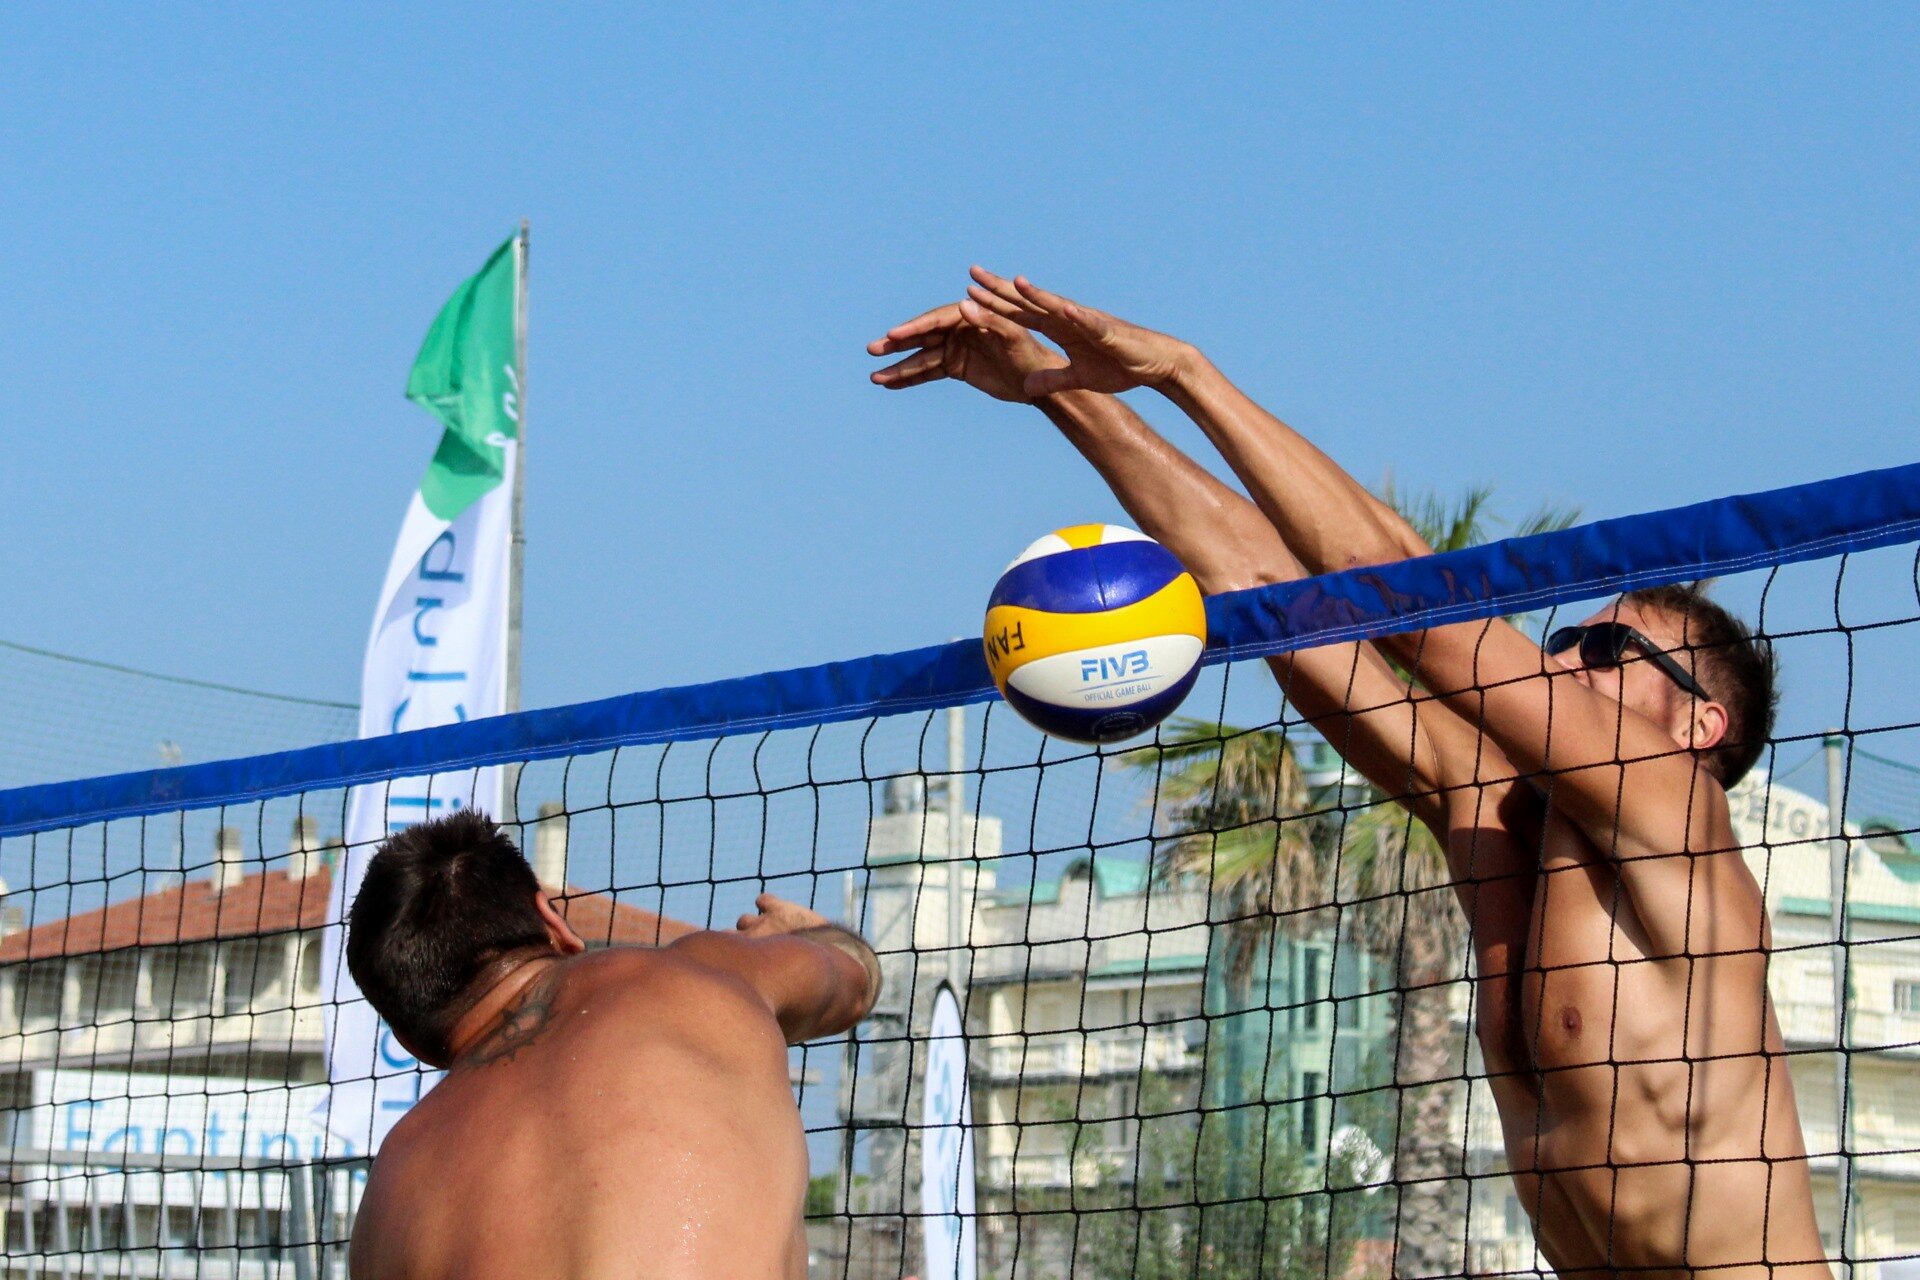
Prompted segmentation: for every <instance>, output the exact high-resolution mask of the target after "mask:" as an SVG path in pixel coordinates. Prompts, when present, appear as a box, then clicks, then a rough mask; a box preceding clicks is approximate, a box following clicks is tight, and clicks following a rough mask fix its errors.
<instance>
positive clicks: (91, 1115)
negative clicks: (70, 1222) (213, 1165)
mask: <svg viewBox="0 0 1920 1280" xmlns="http://www.w3.org/2000/svg"><path fill="white" fill-rule="evenodd" d="M326 1101H327V1086H326V1085H324V1084H309V1085H289V1084H287V1083H285V1082H284V1081H277V1080H245V1079H234V1078H220V1077H208V1076H161V1075H142V1074H128V1073H124V1072H117V1071H88V1070H83V1069H74V1070H53V1071H36V1072H34V1073H33V1103H32V1105H31V1106H30V1107H29V1108H27V1109H26V1111H25V1113H24V1114H19V1115H17V1118H16V1120H15V1125H16V1128H15V1131H14V1138H13V1144H14V1146H15V1147H16V1148H19V1147H29V1148H34V1149H37V1150H45V1151H50V1152H84V1153H89V1154H95V1155H110V1154H113V1153H116V1152H126V1153H130V1154H135V1155H140V1156H146V1157H153V1156H162V1157H165V1158H167V1160H168V1161H169V1163H171V1164H173V1165H174V1166H176V1167H178V1168H181V1169H185V1170H192V1169H194V1168H195V1167H196V1166H197V1165H199V1164H200V1163H201V1162H202V1161H205V1160H208V1159H213V1160H215V1161H216V1162H217V1161H226V1160H234V1159H247V1160H251V1161H258V1162H264V1163H268V1164H288V1165H292V1164H303V1163H306V1162H308V1161H311V1160H313V1159H315V1158H317V1157H318V1156H320V1155H321V1154H322V1152H323V1151H324V1150H325V1148H326V1145H327V1132H326V1128H325V1126H324V1125H323V1124H322V1123H321V1120H320V1119H319V1118H317V1117H318V1116H319V1115H324V1108H325V1105H326ZM333 1145H334V1147H335V1148H336V1149H337V1148H338V1147H339V1145H340V1144H339V1141H338V1140H337V1139H336V1140H335V1141H334V1143H333ZM46 1173H47V1175H48V1177H47V1178H46V1179H45V1180H44V1181H42V1182H40V1183H39V1185H38V1186H36V1187H35V1189H34V1190H33V1191H32V1192H31V1193H30V1195H31V1196H32V1197H33V1198H39V1199H52V1200H60V1201H65V1202H67V1203H71V1204H81V1203H85V1202H88V1201H91V1202H92V1203H94V1204H123V1203H130V1204H137V1205H152V1204H161V1203H166V1204H173V1205H181V1204H195V1203H200V1204H208V1205H217V1206H223V1205H225V1204H228V1203H231V1204H232V1205H233V1207H235V1208H255V1207H258V1206H259V1205H260V1203H261V1193H262V1191H263V1190H265V1188H264V1187H263V1185H262V1179H261V1178H260V1177H259V1176H258V1175H253V1174H239V1173H232V1174H229V1173H214V1172H207V1173H195V1172H183V1173H165V1174H162V1173H158V1172H130V1173H120V1172H118V1171H116V1170H115V1169H114V1168H113V1166H111V1165H103V1164H93V1165H77V1164H76V1165H54V1166H50V1167H47V1169H46ZM82 1175H84V1176H82ZM228 1178H231V1179H232V1185H231V1186H227V1185H225V1183H226V1180H227V1179H228ZM209 1180H217V1181H216V1182H213V1183H211V1184H210V1182H209ZM278 1195H279V1189H278V1187H275V1188H274V1189H273V1190H272V1191H269V1192H268V1197H269V1204H270V1205H271V1204H275V1203H277V1197H278ZM228 1197H231V1199H230V1200H229V1199H228Z"/></svg>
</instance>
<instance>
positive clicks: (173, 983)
mask: <svg viewBox="0 0 1920 1280" xmlns="http://www.w3.org/2000/svg"><path fill="white" fill-rule="evenodd" d="M212 1004H213V950H212V948H210V947H168V948H166V949H165V950H162V951H157V952H155V953H154V956H153V1005H154V1009H155V1010H156V1012H160V1013H161V1014H162V1015H163V1016H166V1017H182V1016H185V1015H188V1014H196V1013H205V1012H206V1011H207V1009H208V1008H209V1007H210V1006H211V1005H212Z"/></svg>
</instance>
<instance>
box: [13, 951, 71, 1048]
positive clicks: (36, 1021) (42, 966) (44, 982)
mask: <svg viewBox="0 0 1920 1280" xmlns="http://www.w3.org/2000/svg"><path fill="white" fill-rule="evenodd" d="M65 978H66V973H65V970H64V967H63V965H62V964H61V962H60V961H58V960H40V961H36V962H35V963H33V964H30V965H28V966H27V967H26V973H25V976H24V977H23V979H22V980H21V989H20V1029H21V1030H22V1031H44V1030H46V1029H47V1028H48V1027H51V1026H54V1025H55V1024H56V1023H58V1022H59V1021H60V994H61V988H62V987H63V986H64V985H65Z"/></svg>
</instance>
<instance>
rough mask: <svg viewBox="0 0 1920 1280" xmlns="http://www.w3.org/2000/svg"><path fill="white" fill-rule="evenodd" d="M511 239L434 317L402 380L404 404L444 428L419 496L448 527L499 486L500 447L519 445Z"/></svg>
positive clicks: (502, 468) (501, 471)
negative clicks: (510, 443)
mask: <svg viewBox="0 0 1920 1280" xmlns="http://www.w3.org/2000/svg"><path fill="white" fill-rule="evenodd" d="M513 273H514V256H513V240H512V238H511V237H509V238H508V240H507V242H506V243H505V244H503V245H501V246H500V247H499V248H498V249H496V250H494V251H493V256H492V257H490V258H488V259H487V265H485V266H484V267H481V268H480V270H479V271H477V272H475V273H474V275H473V277H472V278H471V279H470V280H468V281H467V282H466V283H465V284H463V285H461V286H460V287H459V288H458V289H456V290H454V293H453V297H451V298H449V299H447V305H446V306H444V307H442V308H441V309H440V314H439V315H438V316H437V317H435V318H434V321H433V327H432V328H431V329H429V330H427V340H426V341H425V342H423V343H421V344H420V354H419V356H418V357H416V358H415V360H414V362H413V372H412V373H411V374H409V375H408V376H407V399H409V400H412V401H413V402H414V403H416V404H418V405H420V406H421V407H422V408H424V409H426V410H427V411H428V412H429V413H431V414H433V416H434V417H436V418H438V419H440V421H441V422H442V423H443V424H445V426H446V434H444V435H442V436H441V437H440V447H439V448H438V449H437V450H435V451H434V455H433V462H432V464H431V465H430V466H429V467H428V468H427V478H426V479H425V480H422V481H421V482H420V497H421V499H422V500H423V501H424V502H425V503H426V505H427V510H429V511H431V512H432V513H433V514H434V515H436V516H438V517H439V518H440V519H442V520H452V519H454V518H455V517H456V516H458V515H459V514H460V513H461V512H462V511H465V510H466V509H467V508H468V507H470V506H472V505H473V503H474V502H475V501H476V500H477V499H478V498H479V497H480V496H481V495H482V494H485V493H487V492H488V491H489V490H491V489H493V488H494V487H495V486H496V485H498V484H499V483H500V480H501V477H502V476H503V475H504V474H505V472H506V464H505V460H504V458H503V457H502V446H504V445H505V444H506V442H507V441H509V440H513V439H516V438H518V435H519V424H520V376H519V370H518V369H517V368H516V367H515V361H516V354H517V348H516V344H515V342H514V278H513Z"/></svg>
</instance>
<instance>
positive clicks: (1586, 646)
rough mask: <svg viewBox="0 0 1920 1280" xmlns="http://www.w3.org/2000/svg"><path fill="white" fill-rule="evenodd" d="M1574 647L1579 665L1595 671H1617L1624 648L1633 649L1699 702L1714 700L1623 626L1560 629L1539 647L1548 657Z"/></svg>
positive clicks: (1662, 653) (1651, 645) (1683, 671)
mask: <svg viewBox="0 0 1920 1280" xmlns="http://www.w3.org/2000/svg"><path fill="white" fill-rule="evenodd" d="M1575 645H1578V646H1579V647H1580V662H1581V664H1582V665H1584V666H1588V667H1594V668H1605V667H1617V666H1619V665H1620V664H1621V663H1622V662H1623V661H1625V660H1626V656H1627V646H1628V645H1632V646H1633V647H1634V648H1636V649H1638V650H1640V652H1641V653H1643V654H1645V655H1646V658H1647V661H1649V662H1651V663H1653V665H1654V666H1656V667H1658V668H1659V669H1660V670H1661V671H1663V672H1665V673H1666V675H1667V676H1668V677H1669V678H1670V679H1672V681H1673V682H1674V683H1675V684H1677V685H1679V686H1680V687H1681V688H1682V689H1685V690H1686V691H1687V692H1688V693H1690V694H1692V695H1693V696H1694V697H1696V698H1698V699H1700V700H1701V701H1702V702H1712V701H1713V696H1712V695H1711V694H1709V693H1708V692H1707V691H1706V690H1705V689H1702V688H1701V687H1700V682H1699V681H1698V680H1695V679H1694V678H1693V676H1692V675H1690V674H1689V673H1688V671H1687V669H1686V668H1685V667H1683V666H1681V665H1680V664H1679V663H1677V662H1675V661H1674V660H1673V659H1672V658H1671V657H1669V656H1668V655H1667V652H1666V650H1664V649H1662V648H1661V647H1660V646H1659V645H1657V644H1655V643H1654V642H1653V641H1651V640H1649V639H1647V637H1645V636H1644V635H1641V634H1640V633H1639V632H1638V631H1635V630H1634V629H1633V628H1632V627H1630V626H1628V625H1627V624H1626V623H1624V622H1595V623H1590V624H1589V625H1587V626H1584V627H1561V628H1559V629H1558V630H1556V631H1554V632H1553V633H1552V634H1551V635H1549V636H1548V637H1547V642H1546V644H1545V645H1543V646H1542V647H1543V648H1544V649H1546V651H1547V652H1548V653H1565V652H1566V651H1567V650H1569V649H1571V648H1573V647H1574V646H1575Z"/></svg>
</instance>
